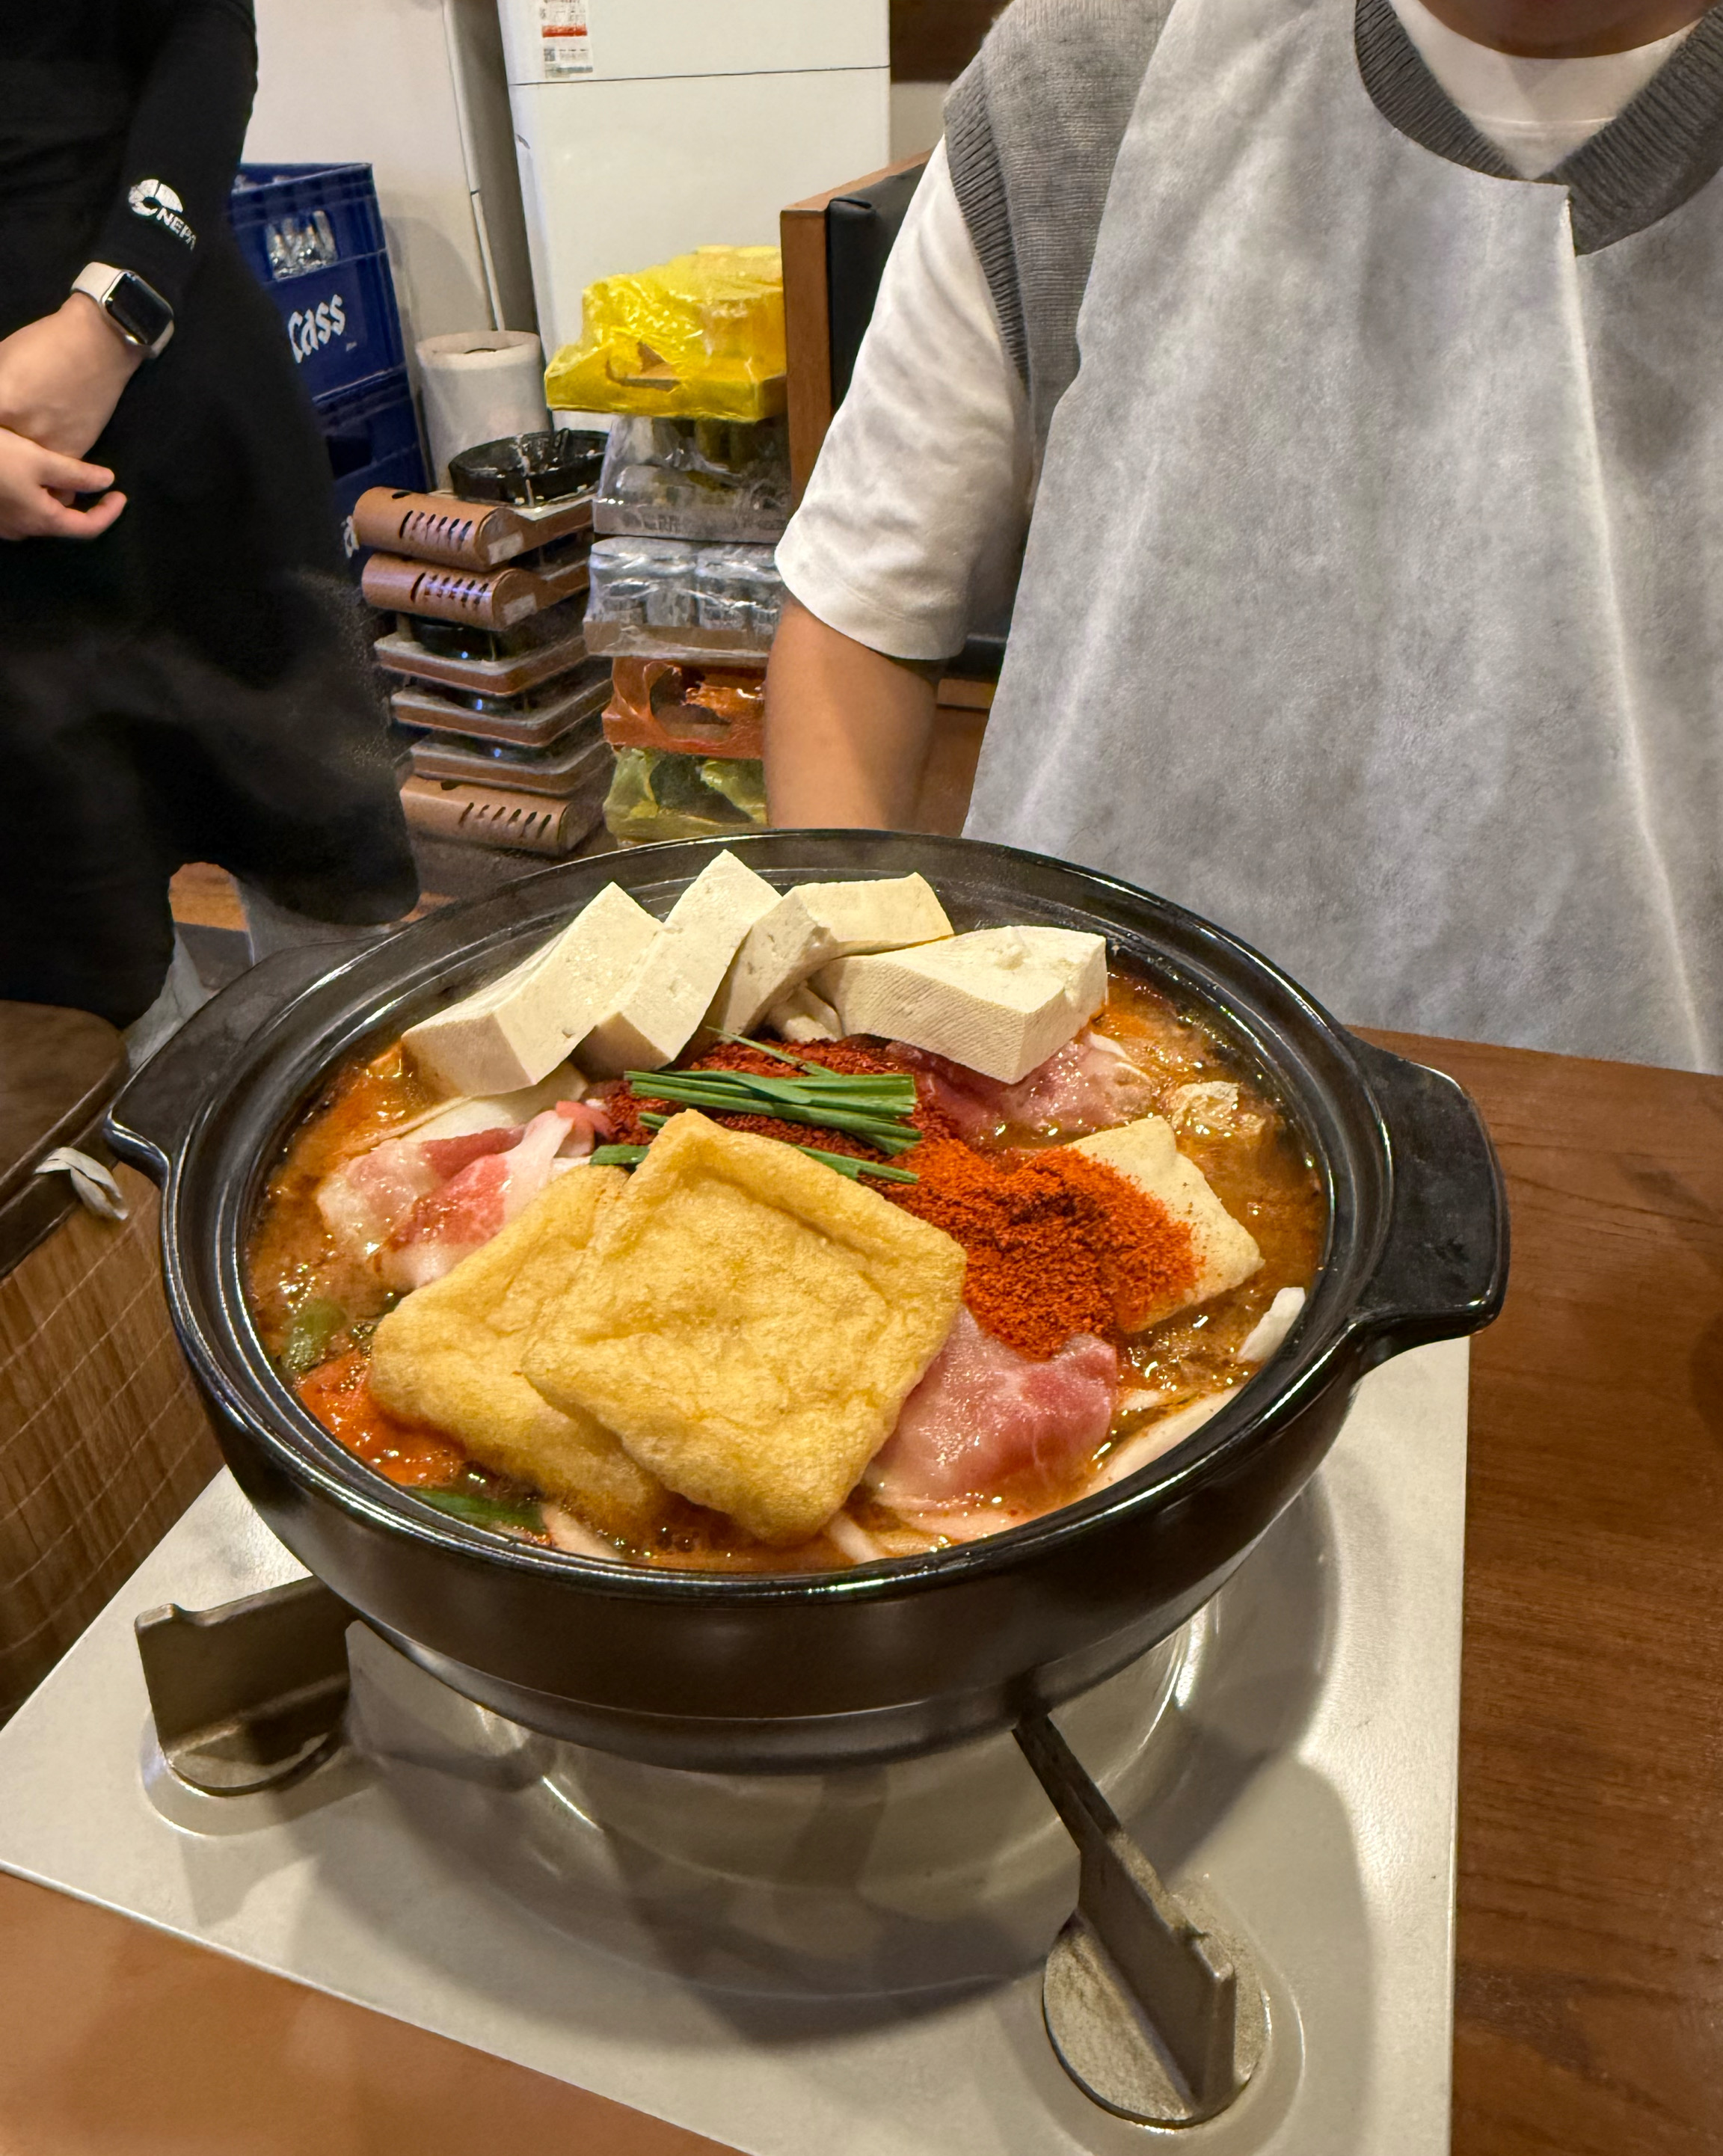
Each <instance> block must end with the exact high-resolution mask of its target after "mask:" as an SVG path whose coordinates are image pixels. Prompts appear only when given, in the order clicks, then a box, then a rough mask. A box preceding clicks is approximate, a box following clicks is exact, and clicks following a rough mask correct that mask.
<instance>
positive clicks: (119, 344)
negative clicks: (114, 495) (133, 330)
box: [0, 292, 143, 514]
mask: <svg viewBox="0 0 1723 2156" xmlns="http://www.w3.org/2000/svg"><path fill="white" fill-rule="evenodd" d="M142 358H143V354H142V353H141V352H140V351H138V349H137V348H136V346H134V345H129V344H127V343H126V340H125V339H124V338H123V337H122V336H121V335H120V334H119V332H118V331H116V330H115V328H114V326H113V325H112V324H111V323H110V321H109V320H108V318H107V316H105V314H104V313H103V312H102V311H101V309H100V307H99V306H97V305H96V303H95V300H92V299H91V298H90V296H89V295H88V294H87V293H85V292H74V293H72V294H71V295H69V297H68V298H67V300H66V301H65V303H64V305H63V306H61V307H59V308H58V309H57V310H56V311H55V312H54V313H53V314H51V315H44V316H42V317H41V319H40V320H39V321H33V322H26V323H25V324H24V326H23V328H22V329H21V330H14V331H13V333H12V335H11V336H8V337H0V427H5V428H9V429H11V431H12V432H13V434H22V435H23V436H24V437H25V439H27V440H28V441H32V442H39V443H40V444H41V445H42V447H43V448H44V449H58V450H59V452H60V454H62V455H63V456H68V457H81V456H82V455H83V454H84V453H85V450H86V449H89V447H90V444H91V443H92V442H93V441H95V439H96V437H97V435H99V434H100V433H101V430H102V429H103V428H104V427H105V426H106V425H107V423H108V422H109V420H110V419H111V418H113V416H114V407H115V405H116V404H117V403H119V402H120V393H121V390H122V389H124V388H125V387H126V383H127V382H130V381H131V377H132V376H133V375H134V374H135V373H136V372H137V369H138V365H139V362H141V359H142ZM116 514H117V512H116Z"/></svg>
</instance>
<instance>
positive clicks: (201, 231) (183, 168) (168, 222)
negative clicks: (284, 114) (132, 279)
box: [91, 0, 257, 308]
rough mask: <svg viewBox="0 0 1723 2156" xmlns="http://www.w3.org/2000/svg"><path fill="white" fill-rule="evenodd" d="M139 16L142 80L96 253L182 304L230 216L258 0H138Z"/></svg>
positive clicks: (247, 108) (249, 92)
mask: <svg viewBox="0 0 1723 2156" xmlns="http://www.w3.org/2000/svg"><path fill="white" fill-rule="evenodd" d="M132 23H133V25H134V26H135V28H134V31H133V34H134V36H135V37H136V39H137V40H138V44H137V46H136V50H137V53H138V61H139V65H140V70H141V88H140V91H139V95H138V100H137V103H136V106H135V107H134V108H133V111H132V115H131V127H130V129H129V130H128V131H127V135H126V159H125V164H124V166H123V167H122V170H121V180H120V193H119V196H118V198H117V199H116V200H115V203H113V205H112V207H111V208H110V210H109V212H108V215H107V218H106V219H105V222H104V223H103V225H102V228H101V231H100V234H99V236H98V239H97V241H96V244H95V252H94V254H93V255H92V258H91V259H93V260H95V261H98V262H111V263H112V264H114V265H115V268H116V269H131V270H134V271H135V272H136V274H137V275H139V276H140V277H142V278H143V279H145V280H146V282H148V283H149V284H151V285H154V286H155V288H156V290H157V291H158V292H160V293H161V295H162V297H163V299H165V300H168V301H169V302H170V303H171V304H172V305H173V306H174V307H175V308H178V307H179V306H180V305H181V304H182V301H183V300H184V297H185V294H186V290H187V286H188V285H189V284H190V282H191V280H192V275H193V273H194V272H195V270H196V269H197V263H198V259H199V255H200V254H201V253H202V251H203V249H205V248H206V247H207V246H208V243H209V241H210V240H211V239H213V236H214V234H216V233H217V232H218V231H219V230H220V229H221V228H222V227H223V224H224V223H225V222H226V219H227V214H228V192H229V190H230V189H231V188H232V187H233V172H234V169H235V167H237V166H238V162H239V153H240V150H241V148H242V146H243V145H244V141H245V129H246V125H247V122H248V121H249V120H250V118H251V101H252V99H253V97H254V95H255V94H256V90H257V31H256V26H255V23H254V18H253V13H252V0H138V4H137V5H136V12H135V13H134V15H133V17H132Z"/></svg>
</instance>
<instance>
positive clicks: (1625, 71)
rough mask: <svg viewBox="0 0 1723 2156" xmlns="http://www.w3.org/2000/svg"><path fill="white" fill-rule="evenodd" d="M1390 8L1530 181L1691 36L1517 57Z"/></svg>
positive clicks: (1412, 1) (1412, 4)
mask: <svg viewBox="0 0 1723 2156" xmlns="http://www.w3.org/2000/svg"><path fill="white" fill-rule="evenodd" d="M1392 6H1393V9H1394V13H1396V14H1397V16H1398V17H1399V18H1400V22H1401V25H1402V27H1403V28H1404V30H1405V32H1406V34H1407V36H1408V38H1411V40H1412V42H1413V44H1414V45H1416V46H1417V47H1418V52H1419V54H1421V55H1422V57H1423V64H1424V65H1425V66H1426V67H1427V68H1428V69H1429V71H1430V73H1431V74H1433V75H1434V76H1435V78H1436V80H1437V81H1438V82H1439V83H1440V84H1441V85H1442V87H1443V89H1444V90H1446V91H1447V93H1448V95H1449V97H1450V98H1451V99H1452V100H1454V103H1455V104H1456V105H1458V106H1459V109H1460V110H1461V111H1462V112H1464V115H1466V117H1467V119H1468V120H1469V121H1471V123H1472V125H1473V126H1474V127H1475V128H1476V129H1477V131H1478V132H1479V134H1480V135H1481V136H1484V138H1485V141H1490V142H1493V143H1495V146H1496V148H1497V149H1498V150H1500V151H1501V153H1502V155H1503V156H1504V157H1505V158H1506V159H1507V161H1508V162H1509V163H1510V165H1511V166H1512V167H1513V168H1514V170H1515V172H1519V173H1521V174H1523V175H1524V177H1526V179H1528V180H1534V179H1536V177H1538V175H1539V173H1541V172H1549V171H1550V170H1551V168H1552V167H1555V166H1556V165H1559V164H1560V163H1561V160H1562V159H1563V158H1564V157H1571V156H1572V153H1573V151H1576V150H1577V149H1578V147H1579V146H1580V145H1581V143H1582V142H1588V141H1590V140H1591V139H1592V136H1594V135H1595V134H1596V133H1597V130H1598V129H1599V128H1600V127H1606V126H1608V124H1609V122H1610V121H1612V120H1613V119H1614V117H1615V115H1616V114H1617V113H1618V112H1619V111H1620V110H1622V108H1623V105H1627V104H1628V103H1630V102H1631V101H1632V100H1633V99H1634V98H1636V97H1637V96H1638V95H1639V92H1640V91H1641V90H1644V87H1645V85H1646V84H1647V83H1648V82H1649V81H1650V80H1651V78H1652V77H1653V75H1654V74H1656V73H1657V71H1658V69H1659V68H1660V67H1661V66H1662V65H1663V64H1664V61H1665V60H1666V59H1668V58H1669V55H1670V54H1671V53H1673V52H1674V49H1675V48H1676V46H1677V45H1679V44H1680V43H1681V41H1682V39H1683V38H1685V36H1686V35H1687V31H1686V30H1677V31H1676V32H1675V33H1674V36H1673V37H1669V38H1659V39H1658V40H1657V42H1656V43H1655V44H1649V45H1636V46H1635V47H1634V49H1633V50H1632V51H1631V52H1626V53H1605V54H1600V55H1598V56H1597V58H1595V59H1566V60H1533V59H1518V58H1516V57H1515V55H1514V54H1510V53H1499V52H1496V51H1495V50H1493V49H1491V48H1490V46H1488V45H1479V44H1474V43H1473V41H1472V39H1471V38H1463V37H1462V36H1461V35H1460V33H1459V31H1458V30H1450V29H1449V27H1448V25H1447V24H1446V23H1441V22H1438V20H1437V19H1436V18H1435V17H1434V16H1433V14H1432V13H1430V11H1429V9H1428V8H1426V7H1425V6H1424V5H1423V0H1392ZM1691 27H1692V25H1691V24H1690V25H1689V26H1688V28H1691ZM977 266H979V265H977Z"/></svg>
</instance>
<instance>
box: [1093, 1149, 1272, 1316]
mask: <svg viewBox="0 0 1723 2156" xmlns="http://www.w3.org/2000/svg"><path fill="white" fill-rule="evenodd" d="M1075 1150H1076V1151H1077V1152H1087V1153H1093V1154H1094V1156H1095V1158H1096V1159H1097V1160H1104V1161H1105V1163H1106V1164H1107V1166H1108V1167H1109V1168H1116V1169H1117V1170H1118V1172H1119V1173H1120V1175H1124V1176H1128V1177H1129V1178H1131V1181H1132V1182H1133V1183H1136V1184H1137V1185H1138V1187H1139V1188H1141V1189H1143V1190H1146V1191H1147V1193H1149V1195H1150V1197H1151V1198H1154V1199H1159V1201H1160V1203H1161V1204H1162V1205H1164V1206H1165V1207H1166V1208H1167V1211H1168V1212H1169V1213H1170V1214H1172V1216H1173V1218H1174V1219H1178V1220H1182V1221H1184V1222H1186V1223H1187V1225H1188V1226H1189V1228H1190V1230H1191V1255H1192V1258H1193V1259H1194V1260H1195V1261H1196V1272H1197V1278H1196V1283H1195V1286H1193V1288H1192V1291H1191V1292H1190V1293H1189V1294H1187V1295H1182V1296H1174V1297H1173V1298H1172V1300H1171V1301H1168V1302H1167V1303H1166V1304H1165V1305H1164V1306H1161V1307H1160V1308H1158V1309H1156V1310H1154V1311H1152V1312H1151V1313H1150V1314H1149V1316H1148V1317H1146V1318H1145V1319H1144V1320H1143V1323H1144V1326H1145V1327H1148V1326H1150V1325H1158V1324H1159V1323H1160V1322H1161V1320H1162V1319H1163V1318H1167V1317H1177V1314H1178V1312H1180V1311H1182V1310H1194V1309H1195V1308H1196V1306H1197V1304H1198V1303H1199V1302H1208V1301H1211V1300H1212V1298H1213V1297H1214V1296H1218V1295H1224V1294H1225V1293H1226V1291H1227V1290H1228V1288H1229V1287H1237V1286H1238V1284H1239V1283H1240V1281H1248V1280H1249V1278H1250V1276H1251V1275H1252V1274H1253V1273H1254V1272H1255V1271H1257V1270H1258V1269H1259V1267H1260V1265H1261V1264H1262V1261H1263V1260H1262V1252H1261V1251H1260V1250H1258V1248H1257V1247H1256V1238H1255V1237H1254V1235H1252V1234H1251V1233H1250V1231H1249V1229H1248V1228H1243V1227H1240V1225H1239V1224H1238V1222H1237V1221H1236V1220H1235V1219H1233V1216H1232V1214H1230V1213H1228V1210H1227V1209H1226V1207H1225V1206H1224V1205H1223V1204H1221V1202H1220V1200H1219V1199H1218V1198H1217V1197H1216V1196H1215V1194H1214V1192H1213V1189H1212V1188H1210V1186H1209V1182H1208V1177H1207V1176H1206V1175H1204V1174H1203V1171H1202V1169H1201V1168H1198V1167H1197V1163H1195V1161H1192V1160H1187V1159H1186V1158H1185V1157H1184V1155H1183V1154H1182V1152H1180V1151H1179V1149H1178V1147H1177V1142H1175V1140H1174V1138H1173V1135H1172V1124H1171V1123H1169V1122H1167V1121H1166V1120H1165V1118H1164V1117H1162V1116H1142V1117H1141V1118H1140V1120H1139V1121H1137V1122H1134V1123H1126V1124H1125V1125H1123V1126H1122V1127H1120V1129H1118V1130H1116V1131H1096V1132H1094V1133H1093V1134H1092V1135H1091V1136H1090V1137H1086V1138H1078V1139H1077V1140H1076V1141H1075Z"/></svg>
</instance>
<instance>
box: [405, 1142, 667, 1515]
mask: <svg viewBox="0 0 1723 2156" xmlns="http://www.w3.org/2000/svg"><path fill="white" fill-rule="evenodd" d="M627 1183H628V1178H627V1176H626V1175H625V1174H624V1173H623V1170H622V1169H621V1168H582V1169H581V1170H580V1172H579V1173H577V1174H573V1175H564V1176H559V1177H558V1178H556V1181H555V1182H553V1183H551V1184H550V1186H549V1187H548V1188H545V1189H542V1190H541V1191H540V1192H539V1193H538V1195H537V1196H536V1198H535V1199H533V1200H532V1202H531V1204H528V1205H526V1207H524V1208H523V1209H522V1210H521V1211H520V1214H519V1216H518V1217H517V1218H516V1219H515V1220H514V1221H513V1222H512V1223H511V1224H510V1225H508V1226H507V1227H505V1228H504V1229H502V1231H501V1232H500V1234H499V1235H495V1236H494V1237H493V1238H492V1239H491V1240H490V1241H489V1242H488V1243H486V1244H485V1245H484V1247H483V1248H482V1249H480V1250H476V1251H474V1252H473V1253H471V1254H470V1255H468V1256H467V1257H465V1258H464V1259H463V1260H461V1261H460V1263H459V1264H458V1265H454V1267H452V1268H451V1270H449V1271H448V1272H447V1273H446V1274H445V1275H444V1276H443V1277H442V1278H441V1279H440V1280H438V1281H434V1282H433V1283H432V1284H431V1285H429V1286H425V1287H422V1288H420V1289H419V1290H418V1292H417V1293H416V1294H413V1295H409V1296H408V1297H407V1298H406V1300H405V1301H403V1302H402V1303H400V1304H399V1305H398V1306H397V1307H396V1308H395V1309H393V1310H392V1311H391V1312H389V1314H388V1315H387V1317H385V1318H384V1319H383V1320H382V1322H381V1323H380V1324H379V1325H378V1327H377V1335H376V1338H375V1340H374V1341H373V1342H372V1363H371V1389H372V1392H373V1393H374V1394H376V1396H377V1399H379V1400H380V1401H381V1402H382V1404H383V1406H384V1407H385V1408H387V1409H388V1410H389V1411H390V1412H391V1413H392V1414H398V1415H402V1416H403V1417H405V1418H407V1419H408V1420H410V1421H413V1422H418V1423H424V1424H429V1426H430V1427H431V1428H432V1429H433V1430H442V1431H444V1433H445V1434H446V1435H448V1436H449V1437H452V1438H454V1440H456V1441H457V1443H459V1445H461V1446H462V1448H463V1449H464V1450H465V1451H466V1452H467V1453H468V1454H469V1455H470V1456H471V1457H472V1458H473V1459H474V1460H478V1461H479V1462H480V1463H481V1465H483V1466H486V1467H491V1468H495V1470H496V1471H497V1472H498V1473H499V1474H502V1475H510V1476H514V1477H515V1479H516V1480H517V1481H521V1482H526V1483H529V1484H531V1486H533V1487H534V1488H535V1489H538V1490H542V1491H544V1492H545V1493H546V1496H550V1497H552V1498H554V1499H556V1500H557V1501H559V1502H561V1503H562V1504H564V1505H567V1506H568V1507H571V1508H572V1510H573V1511H574V1512H577V1514H578V1515H579V1517H580V1518H581V1519H582V1520H584V1521H586V1522H589V1523H590V1524H591V1525H592V1527H597V1528H598V1529H599V1530H600V1531H601V1532H603V1533H605V1534H608V1535H612V1536H614V1537H618V1539H621V1540H623V1541H628V1542H634V1543H638V1542H643V1541H644V1540H646V1539H647V1538H648V1537H649V1534H650V1533H651V1532H652V1530H653V1528H654V1526H655V1525H656V1523H657V1522H658V1521H659V1519H660V1518H661V1517H662V1516H663V1514H664V1509H665V1507H666V1506H667V1504H668V1501H669V1500H668V1496H667V1493H666V1492H665V1491H664V1487H663V1486H662V1484H660V1483H659V1481H657V1480H656V1479H655V1477H654V1476H651V1475H649V1474H648V1473H647V1472H646V1471H645V1470H644V1468H642V1467H640V1466H637V1464H636V1463H635V1462H634V1461H633V1460H631V1459H630V1458H629V1457H628V1454H627V1453H626V1452H624V1451H623V1448H622V1446H621V1445H619V1444H618V1441H617V1440H616V1438H615V1437H614V1436H613V1435H612V1434H611V1432H610V1431H609V1430H607V1429H606V1428H605V1427H604V1425H603V1424H602V1423H600V1422H599V1421H597V1419H595V1418H594V1417H592V1416H591V1415H588V1414H582V1413H581V1412H580V1411H579V1410H578V1409H559V1408H554V1407H552V1406H551V1404H550V1403H549V1402H548V1401H547V1400H546V1399H544V1398H543V1397H542V1395H541V1394H538V1393H536V1392H535V1391H534V1390H533V1389H532V1387H531V1385H529V1384H528V1383H527V1382H526V1379H525V1378H523V1377H522V1376H521V1374H520V1362H521V1358H522V1355H523V1353H524V1352H525V1348H526V1341H527V1339H528V1337H530V1335H531V1331H532V1328H533V1327H534V1326H535V1325H536V1323H537V1322H538V1318H539V1315H540V1312H541V1311H542V1309H543V1308H544V1306H545V1304H546V1301H550V1300H551V1299H553V1298H555V1297H556V1296H559V1295H562V1294H563V1293H566V1292H567V1290H568V1289H569V1287H570V1286H571V1284H572V1281H573V1280H574V1277H575V1276H576V1274H577V1271H578V1270H579V1268H580V1266H581V1265H582V1262H583V1261H584V1260H585V1257H586V1252H587V1244H588V1243H589V1242H590V1240H592V1230H593V1228H594V1226H595V1225H596V1224H597V1220H598V1219H599V1217H600V1216H601V1214H603V1212H604V1210H605V1209H606V1208H607V1207H608V1206H609V1205H611V1204H613V1203H614V1202H615V1201H616V1199H618V1197H619V1196H620V1195H621V1193H622V1192H623V1190H624V1189H625V1188H626V1187H627Z"/></svg>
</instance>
